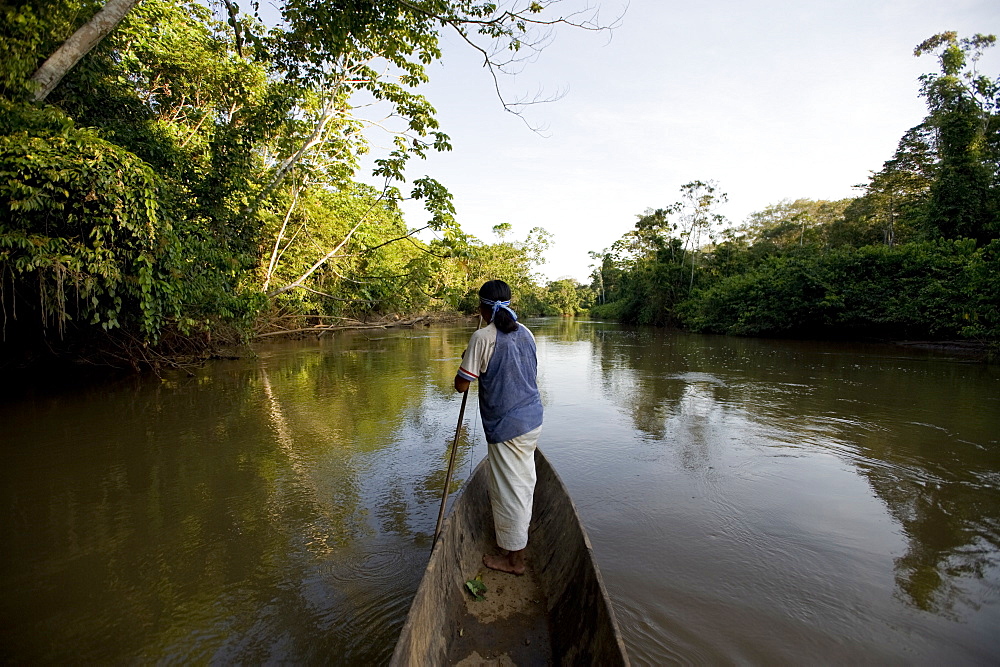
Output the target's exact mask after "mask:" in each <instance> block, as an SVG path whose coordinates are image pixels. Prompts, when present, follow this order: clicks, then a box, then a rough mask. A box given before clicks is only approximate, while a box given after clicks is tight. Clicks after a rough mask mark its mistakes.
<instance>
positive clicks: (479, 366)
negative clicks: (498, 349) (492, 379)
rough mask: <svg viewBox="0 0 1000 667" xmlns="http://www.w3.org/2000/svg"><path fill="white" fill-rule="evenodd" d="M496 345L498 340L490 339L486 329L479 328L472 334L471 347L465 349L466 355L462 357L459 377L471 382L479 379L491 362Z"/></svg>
mask: <svg viewBox="0 0 1000 667" xmlns="http://www.w3.org/2000/svg"><path fill="white" fill-rule="evenodd" d="M495 345H496V342H495V341H494V340H490V337H489V336H488V335H487V332H486V329H479V330H477V331H476V332H475V333H474V334H472V339H471V340H469V348H468V349H467V350H466V351H465V357H464V358H463V359H462V366H461V367H460V368H459V369H458V375H459V377H462V378H464V379H466V380H468V381H470V382H471V381H473V380H478V379H479V376H480V375H482V374H483V372H484V371H485V370H486V367H487V366H489V364H490V358H491V357H492V356H493V349H494V347H495Z"/></svg>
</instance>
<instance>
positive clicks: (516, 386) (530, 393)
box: [455, 280, 542, 574]
mask: <svg viewBox="0 0 1000 667" xmlns="http://www.w3.org/2000/svg"><path fill="white" fill-rule="evenodd" d="M510 298H511V293H510V285H508V284H507V283H505V282H504V281H502V280H491V281H489V282H487V283H486V284H484V285H483V286H482V287H480V288H479V313H480V315H482V317H483V319H484V320H485V321H486V326H485V327H483V328H482V329H478V330H476V332H475V333H474V334H472V339H471V340H470V341H469V347H468V349H466V351H465V354H464V355H463V357H462V365H461V367H460V368H459V369H458V374H457V375H456V376H455V391H459V392H464V391H468V389H469V384H470V383H471V382H472V381H473V380H479V412H480V414H481V415H482V418H483V430H484V431H486V442H487V443H488V446H489V459H490V502H491V504H492V506H493V522H494V524H495V525H496V534H497V544H498V545H499V546H500V548H501V549H503V550H505V551H506V552H507V553H506V555H503V556H497V555H493V554H485V555H484V556H483V564H485V565H486V567H489V568H491V569H494V570H500V571H501V572H510V573H511V574H524V567H525V566H524V549H525V547H526V546H528V524H529V523H530V522H531V501H532V497H533V496H534V493H535V447H536V445H537V444H538V436H539V435H540V434H541V432H542V399H541V396H539V394H538V386H537V384H536V381H535V379H536V374H537V368H538V360H537V357H536V354H535V337H534V336H533V335H532V334H531V332H530V331H529V330H528V328H527V327H525V326H524V325H523V324H520V323H518V321H517V314H516V313H515V312H514V311H513V310H511V308H510Z"/></svg>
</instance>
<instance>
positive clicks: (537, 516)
mask: <svg viewBox="0 0 1000 667" xmlns="http://www.w3.org/2000/svg"><path fill="white" fill-rule="evenodd" d="M535 468H536V470H537V482H536V485H535V497H534V506H533V509H532V517H531V527H530V529H529V532H528V547H527V550H526V551H525V556H526V559H527V566H528V571H527V572H526V573H525V575H524V576H520V577H515V576H513V575H510V574H504V573H501V572H494V571H493V570H490V569H488V568H486V567H485V566H484V565H483V562H482V557H483V554H484V553H488V552H489V553H499V552H498V551H497V545H496V537H495V534H494V532H493V514H492V511H491V509H490V501H489V494H488V484H489V482H488V475H489V461H487V460H486V459H484V460H483V461H482V463H480V464H479V466H478V467H477V468H476V470H475V471H474V472H473V474H472V476H471V477H470V478H469V480H468V481H467V482H466V484H465V487H464V489H463V492H462V494H461V496H459V498H458V499H457V500H456V502H455V506H454V508H453V509H452V512H451V515H450V516H449V517H448V518H447V519H446V520H445V522H444V526H443V528H442V530H441V536H440V537H439V538H438V542H437V544H436V545H435V547H434V549H433V551H432V553H431V558H430V562H429V563H428V565H427V570H426V571H425V572H424V578H423V580H422V581H421V582H420V586H419V588H418V589H417V594H416V597H415V598H414V600H413V603H412V605H411V606H410V613H409V615H408V616H407V618H406V623H405V624H404V626H403V631H402V633H401V634H400V637H399V641H398V642H397V644H396V650H395V652H394V653H393V656H392V663H391V664H392V665H407V666H409V665H413V666H418V665H419V666H420V667H423V666H426V665H483V664H490V665H511V664H513V665H558V664H566V665H572V664H586V665H628V664H629V661H628V656H627V654H626V652H625V644H624V642H623V641H622V636H621V631H620V630H619V628H618V622H617V621H616V620H615V614H614V611H613V610H612V608H611V603H610V601H609V599H608V595H607V591H606V590H605V588H604V582H603V580H602V579H601V573H600V571H599V570H598V568H597V563H596V562H595V561H594V552H593V548H592V547H591V545H590V539H589V538H588V537H587V534H586V532H585V531H584V529H583V526H582V524H581V523H580V519H579V516H578V515H577V511H576V507H575V506H574V505H573V501H572V500H571V499H570V497H569V494H568V493H567V491H566V487H565V486H564V485H563V483H562V480H560V479H559V477H558V476H557V475H556V473H555V471H554V470H553V469H552V466H550V465H549V462H548V461H547V460H546V458H545V457H544V456H543V455H542V453H541V451H538V450H536V452H535ZM477 576H481V577H482V581H483V583H484V584H485V586H486V593H485V595H484V596H483V597H484V599H483V600H476V599H475V598H474V597H473V596H472V594H471V593H470V592H469V590H468V589H467V588H466V585H465V583H466V582H467V581H469V580H472V579H475V578H476V577H477Z"/></svg>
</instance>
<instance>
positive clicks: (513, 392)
mask: <svg viewBox="0 0 1000 667" xmlns="http://www.w3.org/2000/svg"><path fill="white" fill-rule="evenodd" d="M537 373H538V358H537V355H536V352H535V339H534V338H533V337H532V335H531V333H530V332H529V331H528V330H527V329H526V328H525V327H524V325H522V324H518V326H517V329H515V330H514V331H512V332H511V333H504V332H502V331H499V330H497V340H496V347H495V348H494V350H493V356H492V357H491V358H490V361H489V365H488V366H487V367H486V370H485V371H484V372H483V373H482V374H481V375H480V376H479V414H480V415H482V418H483V430H484V431H486V441H487V442H504V441H505V440H511V439H513V438H516V437H518V436H520V435H524V434H525V433H528V432H529V431H534V430H535V429H536V428H538V427H539V426H541V425H542V398H541V395H539V393H538V385H537V384H536V381H535V380H536V375H537Z"/></svg>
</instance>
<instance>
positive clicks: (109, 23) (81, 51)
mask: <svg viewBox="0 0 1000 667" xmlns="http://www.w3.org/2000/svg"><path fill="white" fill-rule="evenodd" d="M139 2H141V0H108V3H107V4H106V5H104V7H102V8H101V10H100V11H99V12H97V13H96V14H94V17H93V18H92V19H90V20H89V21H87V23H86V24H85V25H83V26H82V27H80V28H79V29H78V30H77V31H76V32H74V33H73V35H72V36H71V37H70V38H69V39H67V40H66V41H65V42H63V44H62V46H60V47H59V48H58V49H56V52H55V53H53V54H52V55H51V56H49V59H48V60H46V61H45V62H44V63H42V66H41V67H39V68H38V71H37V72H35V73H34V74H33V75H32V76H31V80H32V81H34V82H35V83H37V84H38V85H39V86H40V88H39V89H38V90H37V91H36V92H35V101H36V102H41V101H43V100H44V99H45V98H46V97H48V96H49V93H51V92H52V91H53V90H54V89H55V87H56V86H57V85H59V82H60V81H62V79H63V77H64V76H66V73H67V72H69V71H70V70H71V69H73V67H74V66H75V65H76V64H77V63H78V62H80V59H81V58H83V57H84V56H85V55H87V54H88V53H89V52H90V50H91V49H92V48H94V47H95V46H97V45H98V43H100V41H101V40H102V39H104V38H105V37H106V36H107V35H108V33H110V32H111V31H112V30H114V29H115V26H117V25H118V24H119V23H121V20H122V19H123V18H125V15H126V14H128V13H129V11H131V9H132V8H133V7H135V6H136V5H137V4H139Z"/></svg>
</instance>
